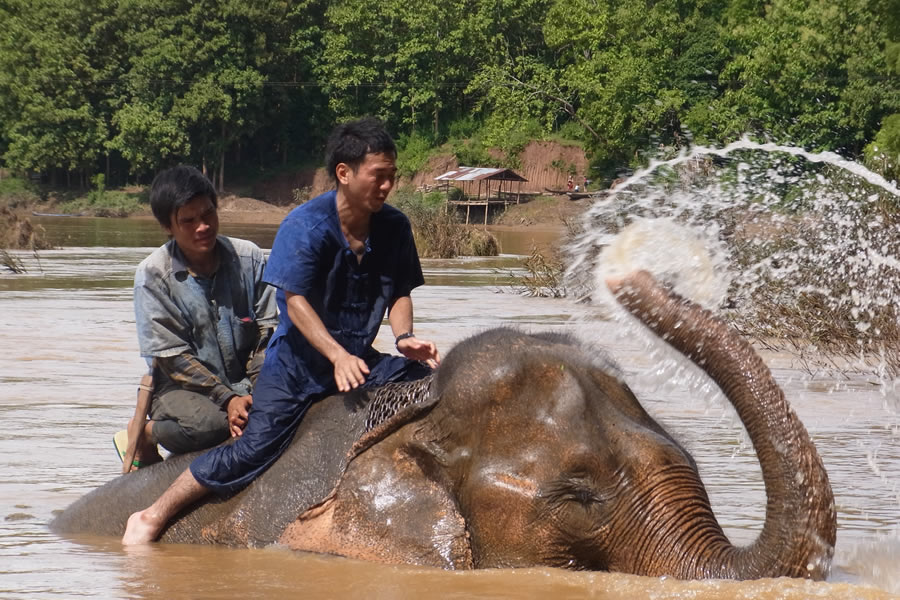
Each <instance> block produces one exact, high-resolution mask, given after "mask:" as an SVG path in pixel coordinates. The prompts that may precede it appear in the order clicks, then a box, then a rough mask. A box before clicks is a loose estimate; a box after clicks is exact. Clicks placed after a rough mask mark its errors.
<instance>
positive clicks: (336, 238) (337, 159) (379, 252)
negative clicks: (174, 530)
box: [122, 118, 440, 544]
mask: <svg viewBox="0 0 900 600" xmlns="http://www.w3.org/2000/svg"><path fill="white" fill-rule="evenodd" d="M396 157H397V151H396V147H395V145H394V142H393V140H392V139H391V137H390V135H389V134H388V133H387V131H386V130H385V129H384V127H383V125H382V124H381V123H380V122H379V121H378V120H376V119H373V118H364V119H360V120H357V121H351V122H348V123H344V124H342V125H339V126H338V127H337V128H335V130H334V131H333V132H332V134H331V136H330V138H329V140H328V144H327V148H326V162H327V168H328V171H329V173H330V175H331V176H332V177H333V178H334V179H335V181H336V184H337V187H336V189H335V190H332V191H330V192H327V193H325V194H323V195H321V196H318V197H316V198H314V199H312V200H310V201H309V202H307V203H306V204H303V205H301V206H299V207H297V208H296V209H294V210H293V211H291V213H290V214H289V215H288V216H287V217H286V218H285V219H284V221H283V222H282V224H281V227H280V229H279V231H278V234H277V236H276V238H275V242H274V244H273V247H272V254H271V256H270V258H269V262H268V265H267V267H266V271H265V276H264V279H265V281H267V282H268V283H269V284H271V285H273V286H275V287H277V288H278V291H277V294H276V295H277V301H278V308H279V310H280V317H279V325H278V328H277V330H276V332H275V334H274V335H273V337H272V341H271V342H270V344H269V347H268V350H267V353H266V358H265V362H264V364H263V367H262V371H261V373H260V376H259V378H258V380H257V383H256V388H255V390H254V394H253V405H252V408H251V411H250V414H249V418H248V423H247V426H246V428H245V429H244V430H243V433H242V435H241V436H240V437H238V438H237V439H236V440H235V442H234V443H233V444H227V445H223V446H219V447H217V448H214V449H213V450H211V451H210V452H208V453H206V454H203V455H201V456H199V457H198V458H196V459H195V460H194V461H193V462H192V463H191V465H190V467H189V468H188V469H187V470H185V471H184V472H183V473H182V474H181V475H180V476H179V477H178V478H177V479H176V480H175V481H174V482H173V483H172V485H171V486H170V487H169V488H168V489H167V490H166V491H165V492H164V493H163V494H162V496H160V497H159V498H158V499H157V500H156V501H155V502H154V503H153V504H152V505H151V506H149V507H148V508H146V509H144V510H142V511H138V512H136V513H134V514H132V515H131V517H130V518H129V519H128V524H127V528H126V531H125V534H124V536H123V538H122V541H123V543H125V544H138V543H145V542H149V541H152V540H154V539H156V538H157V537H158V536H159V534H160V532H161V531H162V529H163V528H164V527H165V525H166V523H167V522H168V521H169V519H171V518H172V517H173V516H174V515H175V514H176V513H177V512H178V511H179V510H181V508H183V507H185V506H187V505H188V504H190V503H192V502H194V501H196V500H197V499H199V498H201V497H203V496H204V495H206V494H207V493H208V492H209V491H213V492H216V493H220V494H229V493H233V492H235V491H238V490H240V489H241V488H243V487H245V486H246V485H247V484H249V483H250V482H251V481H252V480H253V479H254V478H256V477H257V476H258V475H259V474H260V473H262V472H263V471H265V470H266V469H267V468H268V467H269V466H271V465H272V463H274V462H275V460H276V459H277V458H278V457H279V456H280V455H281V454H282V453H283V452H284V451H285V449H286V448H287V447H288V446H289V445H290V443H291V440H292V439H293V436H294V432H295V431H296V429H297V427H298V425H299V424H300V422H301V420H302V419H303V416H304V414H305V413H306V410H307V409H308V408H309V406H310V404H311V403H313V402H315V401H316V400H318V399H321V398H324V397H326V396H328V395H330V394H333V393H335V392H338V391H340V392H347V391H350V390H351V389H354V388H358V387H360V386H363V387H368V386H377V385H383V384H385V383H389V382H396V381H411V380H415V379H419V378H422V377H424V376H425V375H427V374H428V373H429V372H430V370H431V368H433V367H435V366H437V364H438V362H439V361H440V355H439V353H438V351H437V348H436V346H435V345H434V344H433V343H432V342H428V341H424V340H419V339H417V338H416V337H415V336H414V335H413V328H412V326H413V305H412V300H411V298H410V293H411V291H412V290H413V289H414V288H416V287H418V286H420V285H422V284H423V283H424V278H423V275H422V270H421V266H420V265H419V259H418V254H417V252H416V248H415V242H414V241H413V236H412V230H411V228H410V224H409V221H408V219H407V218H406V217H405V216H404V215H403V213H401V212H400V211H398V210H397V209H395V208H393V207H391V206H386V205H385V200H386V199H387V196H388V194H389V193H390V191H391V189H392V188H393V185H394V178H395V176H396V171H397V167H396V164H395V163H396ZM385 312H387V313H388V321H389V323H390V326H391V329H392V331H393V333H394V335H395V336H396V347H397V350H399V351H400V353H401V354H402V355H403V356H393V355H387V354H382V353H379V352H377V351H376V350H375V349H374V348H373V347H372V343H373V342H374V340H375V337H376V335H377V333H378V330H379V327H380V325H381V322H382V320H383V318H384V315H385Z"/></svg>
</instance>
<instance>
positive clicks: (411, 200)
mask: <svg viewBox="0 0 900 600" xmlns="http://www.w3.org/2000/svg"><path fill="white" fill-rule="evenodd" d="M391 202H392V204H393V205H394V206H396V207H397V208H399V209H400V210H402V211H403V212H404V213H405V214H406V216H407V217H408V218H409V221H410V224H411V225H412V229H413V235H414V236H415V239H416V248H417V249H418V251H419V256H421V257H422V258H454V257H456V256H460V255H465V256H497V254H499V252H500V244H499V242H498V241H497V238H495V237H494V236H493V234H491V233H490V232H487V231H479V230H474V229H469V228H467V227H466V226H465V225H463V224H462V223H460V222H459V218H458V217H457V216H456V213H454V212H450V211H448V210H447V203H446V200H445V198H444V195H443V194H442V193H441V192H430V193H428V194H422V193H421V192H397V193H395V194H394V197H393V199H392V200H391Z"/></svg>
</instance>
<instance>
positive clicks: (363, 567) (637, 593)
mask: <svg viewBox="0 0 900 600" xmlns="http://www.w3.org/2000/svg"><path fill="white" fill-rule="evenodd" d="M41 222H42V223H43V224H44V226H45V227H46V228H47V229H48V231H49V232H50V234H51V236H52V238H53V239H55V240H56V243H57V244H65V247H64V248H62V249H58V250H50V251H45V252H41V253H40V256H39V258H34V257H32V256H31V255H29V254H27V253H25V254H20V255H19V256H20V257H21V258H22V260H23V261H24V262H25V265H26V267H27V268H28V273H26V274H22V275H13V274H10V273H5V272H4V273H0V350H2V351H0V599H19V598H24V599H34V598H75V597H79V598H82V597H83V598H242V597H252V598H256V597H259V598H276V597H278V598H281V597H303V598H384V599H388V598H390V599H395V598H396V599H402V598H491V599H494V598H496V599H507V598H545V597H547V598H561V599H562V598H809V597H817V598H887V597H900V531H898V523H900V418H898V406H900V404H898V399H897V390H896V389H893V387H892V386H884V385H876V384H875V383H873V382H871V381H869V380H868V379H867V378H865V377H862V376H859V377H851V378H833V376H829V375H825V374H817V375H815V376H811V375H810V374H809V373H808V372H807V371H806V370H804V369H802V368H800V367H799V366H798V365H795V364H794V363H793V362H792V359H791V357H789V356H787V355H774V354H771V353H770V354H765V355H764V356H765V358H766V361H767V363H768V364H769V365H770V367H772V369H773V372H774V373H775V376H776V379H778V381H779V383H780V384H781V385H782V387H783V388H784V389H785V392H786V394H787V397H788V398H789V399H790V400H791V402H792V405H793V406H794V408H795V409H796V411H797V412H798V414H799V415H800V418H801V420H802V421H803V422H804V423H805V424H806V427H807V428H808V429H809V431H810V433H811V435H812V437H813V439H814V441H815V443H816V445H817V447H818V449H819V452H820V454H821V455H822V457H823V460H824V463H825V466H826V468H827V470H828V473H829V477H830V478H831V481H832V485H833V488H834V493H835V498H836V502H837V507H838V543H837V549H836V557H835V562H834V567H833V569H832V574H831V576H830V578H829V580H828V581H827V582H821V583H813V582H807V581H794V580H786V579H772V580H761V581H749V582H724V581H699V582H684V581H677V580H674V579H671V578H648V577H634V576H625V575H619V574H608V573H575V572H567V571H563V570H557V569H544V568H540V569H516V570H511V569H510V570H505V569H498V570H486V571H478V572H456V573H454V572H445V571H440V570H436V569H430V568H417V567H395V566H384V565H377V564H370V563H363V562H358V561H351V560H347V559H342V558H336V557H330V556H319V555H309V554H301V553H294V552H290V551H286V550H284V549H283V548H275V547H273V548H267V549H258V550H236V549H227V548H210V547H200V546H188V545H162V544H154V545H151V546H148V547H145V548H139V549H128V550H126V549H124V548H123V547H122V546H121V545H120V544H119V542H118V540H116V539H108V538H102V539H85V538H80V539H65V538H60V537H58V536H56V535H54V534H53V533H51V532H50V531H49V529H48V527H47V524H48V522H49V521H50V520H51V519H52V517H53V515H54V514H55V513H56V512H58V511H60V510H62V509H63V508H65V507H66V506H67V505H68V504H69V503H71V502H72V501H74V500H75V499H76V498H78V497H79V496H81V495H82V494H84V493H86V492H87V491H89V490H91V489H93V488H94V487H96V486H98V485H100V484H102V483H104V482H106V481H107V480H109V479H111V478H113V477H115V476H116V475H117V474H118V472H119V468H120V464H119V460H118V458H117V456H116V454H115V451H114V450H113V446H112V435H113V433H114V432H115V431H116V430H117V429H121V428H123V427H124V425H125V423H126V421H127V419H128V417H129V416H130V415H131V413H132V411H133V408H134V395H135V388H136V383H137V380H138V378H139V375H140V373H141V371H142V368H143V364H144V363H143V361H142V359H141V358H140V357H139V356H138V352H137V342H136V339H135V332H134V318H133V312H132V306H131V281H132V276H133V273H134V268H135V267H136V265H137V263H138V262H139V261H140V260H141V259H142V258H143V257H144V256H146V255H147V254H148V253H149V252H150V251H151V249H152V248H153V247H155V246H157V245H158V244H160V243H161V242H162V241H163V238H162V236H161V234H160V232H159V230H158V229H157V228H156V226H155V224H154V223H152V222H150V221H131V220H129V221H125V222H122V221H110V220H103V219H63V218H60V219H42V220H41ZM275 229H276V228H275V227H274V226H252V225H241V226H239V227H228V226H223V233H226V234H230V235H238V236H242V237H249V238H251V239H254V240H256V241H257V242H258V243H259V244H260V245H261V246H262V247H264V248H269V247H271V240H272V238H273V236H274V232H275ZM553 235H554V234H551V233H546V232H544V233H537V234H533V233H521V232H520V233H510V232H503V236H502V238H501V242H502V244H503V248H504V252H506V253H508V254H504V255H503V256H501V257H499V258H493V259H458V260H443V261H437V260H425V261H423V267H424V269H425V271H426V280H427V282H428V283H427V285H426V286H424V287H423V288H420V289H418V290H416V292H414V296H413V298H414V302H415V305H416V331H417V333H418V334H420V335H421V336H422V337H427V338H429V339H433V340H435V341H436V342H437V343H438V344H439V347H440V349H441V351H442V352H443V353H446V352H447V351H448V350H449V349H450V348H451V347H452V346H453V344H454V343H456V342H457V341H459V340H460V339H462V338H464V337H465V336H467V335H469V334H471V333H474V332H478V331H481V330H483V329H485V328H489V327H491V326H495V325H500V324H505V325H511V324H512V325H517V326H520V327H523V328H526V329H528V330H533V331H537V330H548V329H557V330H569V331H572V332H574V333H576V334H577V335H579V336H581V337H583V338H584V339H587V340H590V341H592V342H597V343H599V344H600V345H602V346H603V347H605V348H606V349H607V350H608V352H609V353H610V354H611V355H612V356H613V357H614V358H615V359H616V360H617V361H618V362H619V364H620V365H621V366H622V368H623V371H624V373H625V378H626V380H627V381H628V383H629V385H631V386H632V388H633V389H634V390H635V393H636V394H637V396H638V397H639V398H640V399H641V400H642V402H643V404H644V406H645V407H646V408H647V409H648V411H649V412H650V413H651V414H652V415H654V416H655V417H656V418H657V419H658V420H659V421H661V422H662V424H663V425H664V426H665V427H666V428H667V429H668V430H669V431H670V432H672V433H673V434H674V435H675V436H676V437H678V438H679V439H680V440H681V441H682V443H683V444H684V445H685V446H686V447H687V448H688V449H689V450H690V451H691V452H692V453H693V454H694V456H695V458H696V459H697V462H698V464H699V467H700V472H701V475H702V476H703V479H704V481H705V483H706V486H707V489H708V491H709V493H710V496H711V499H712V502H713V507H714V509H715V510H716V513H717V515H718V517H719V520H720V522H721V523H722V525H723V527H724V528H725V530H726V533H727V534H728V535H729V537H731V539H732V540H733V541H734V542H736V543H748V542H749V541H752V540H753V539H754V537H755V536H756V534H757V533H758V532H759V530H760V529H761V527H762V519H763V513H764V505H765V496H764V492H763V487H762V481H761V476H760V473H759V468H758V465H757V462H756V459H755V456H754V454H753V450H752V448H751V447H750V445H749V442H748V441H747V439H746V436H745V434H744V432H743V429H742V428H741V426H740V424H739V423H738V422H737V420H736V417H735V416H734V413H733V411H732V410H731V409H730V408H729V407H728V406H727V405H726V403H725V401H724V400H723V399H722V398H721V396H720V395H719V394H718V393H715V392H712V391H710V390H709V389H708V387H709V386H708V385H702V384H700V385H697V384H694V383H691V381H686V380H685V379H686V378H685V377H682V376H680V374H679V372H675V373H673V372H671V369H669V370H667V369H665V368H661V367H660V366H659V364H658V362H657V360H656V359H655V358H654V357H653V356H655V354H653V355H651V353H650V352H648V349H647V347H646V346H645V344H644V343H643V342H640V341H638V340H636V339H635V337H634V336H630V335H627V334H623V333H622V332H619V331H617V330H616V329H617V328H616V327H615V326H613V325H612V324H611V323H610V322H608V321H606V320H604V319H603V318H602V316H601V315H599V314H597V313H596V311H595V310H594V309H591V308H590V307H587V306H584V305H579V304H575V303H574V302H572V301H569V300H550V299H537V298H527V297H523V296H520V295H517V294H515V293H511V292H510V290H509V288H508V287H506V285H507V283H508V280H509V273H510V272H515V270H516V269H519V268H520V265H521V257H520V256H515V255H514V254H527V253H528V251H529V248H530V245H531V243H532V242H533V241H534V242H537V243H539V244H546V243H549V242H550V241H552V239H553ZM378 343H379V345H380V347H381V348H382V349H385V350H386V349H388V348H390V346H391V339H390V335H389V332H388V331H386V330H385V332H384V335H383V336H382V337H380V338H379V342H378ZM887 388H891V389H887Z"/></svg>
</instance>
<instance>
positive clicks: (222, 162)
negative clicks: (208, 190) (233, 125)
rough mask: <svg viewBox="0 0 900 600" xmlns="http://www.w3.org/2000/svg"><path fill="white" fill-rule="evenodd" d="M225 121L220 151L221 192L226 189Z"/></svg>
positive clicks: (223, 122)
mask: <svg viewBox="0 0 900 600" xmlns="http://www.w3.org/2000/svg"><path fill="white" fill-rule="evenodd" d="M225 139H226V135H225V121H222V138H221V143H222V149H221V150H220V151H219V193H220V194H221V193H222V192H224V191H225Z"/></svg>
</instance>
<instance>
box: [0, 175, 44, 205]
mask: <svg viewBox="0 0 900 600" xmlns="http://www.w3.org/2000/svg"><path fill="white" fill-rule="evenodd" d="M39 201H40V195H39V194H38V193H37V190H36V189H35V188H34V186H33V185H32V184H31V182H29V181H27V180H25V179H21V178H19V177H4V178H3V179H0V206H6V207H9V208H11V209H17V208H23V207H26V206H30V205H32V204H35V203H37V202H39Z"/></svg>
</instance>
